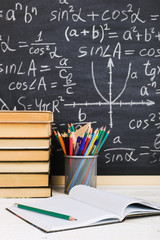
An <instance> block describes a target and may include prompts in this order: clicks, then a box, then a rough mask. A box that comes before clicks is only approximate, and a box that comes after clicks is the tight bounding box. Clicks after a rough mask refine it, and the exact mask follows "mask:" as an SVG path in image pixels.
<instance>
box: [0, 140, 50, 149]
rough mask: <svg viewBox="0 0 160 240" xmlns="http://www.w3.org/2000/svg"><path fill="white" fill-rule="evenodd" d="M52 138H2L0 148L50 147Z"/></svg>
mask: <svg viewBox="0 0 160 240" xmlns="http://www.w3.org/2000/svg"><path fill="white" fill-rule="evenodd" d="M50 145H51V139H50V138H44V139H41V138H35V139H31V138H29V139H28V138H23V139H20V138H14V139H12V138H0V149H49V148H50Z"/></svg>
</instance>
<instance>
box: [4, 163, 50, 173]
mask: <svg viewBox="0 0 160 240" xmlns="http://www.w3.org/2000/svg"><path fill="white" fill-rule="evenodd" d="M49 167H50V162H49V161H48V162H47V161H46V162H24V161H23V162H6V161H5V162H0V173H49Z"/></svg>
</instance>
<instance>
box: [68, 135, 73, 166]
mask: <svg viewBox="0 0 160 240" xmlns="http://www.w3.org/2000/svg"><path fill="white" fill-rule="evenodd" d="M69 155H70V156H72V155H73V137H72V132H71V134H70V136H69ZM69 166H70V168H71V166H72V158H70V160H69Z"/></svg>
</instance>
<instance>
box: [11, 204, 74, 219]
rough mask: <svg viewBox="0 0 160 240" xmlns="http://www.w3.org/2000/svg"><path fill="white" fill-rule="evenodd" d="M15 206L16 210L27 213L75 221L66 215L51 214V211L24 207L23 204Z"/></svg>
mask: <svg viewBox="0 0 160 240" xmlns="http://www.w3.org/2000/svg"><path fill="white" fill-rule="evenodd" d="M15 206H16V207H18V208H21V209H24V210H27V211H32V212H36V213H40V214H44V215H48V216H51V217H56V218H61V219H64V220H69V221H74V220H76V219H75V218H73V217H71V216H68V215H66V214H62V213H57V212H52V211H47V210H44V209H40V208H35V207H30V206H26V205H23V204H18V203H15Z"/></svg>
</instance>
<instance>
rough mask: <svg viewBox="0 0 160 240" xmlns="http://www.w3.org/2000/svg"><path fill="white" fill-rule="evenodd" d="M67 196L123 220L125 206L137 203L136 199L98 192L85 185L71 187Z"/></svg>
mask: <svg viewBox="0 0 160 240" xmlns="http://www.w3.org/2000/svg"><path fill="white" fill-rule="evenodd" d="M69 196H70V197H72V198H74V199H79V200H80V201H82V202H86V203H88V204H89V205H92V206H96V207H98V208H100V209H104V210H106V211H107V212H111V213H113V214H116V215H118V216H119V217H120V218H121V219H122V218H123V213H124V210H125V208H126V206H128V205H129V204H132V203H135V201H136V202H137V201H138V199H134V198H129V197H126V196H122V195H119V194H115V193H110V192H108V191H105V190H99V189H96V188H92V187H89V186H85V185H77V186H75V187H73V188H72V189H71V191H70V193H69Z"/></svg>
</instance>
